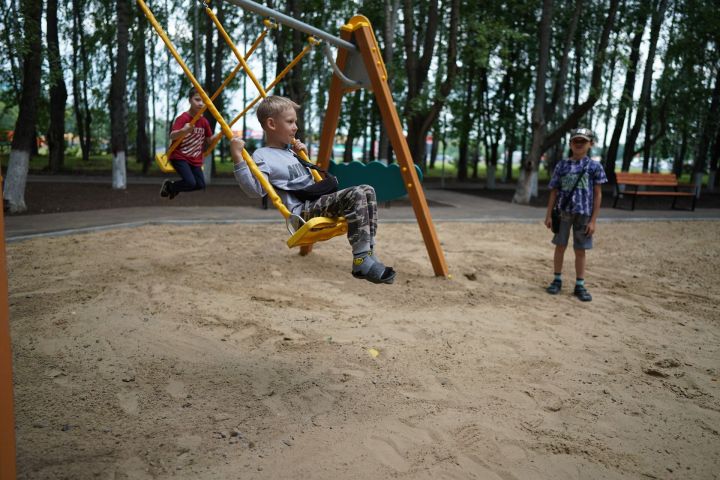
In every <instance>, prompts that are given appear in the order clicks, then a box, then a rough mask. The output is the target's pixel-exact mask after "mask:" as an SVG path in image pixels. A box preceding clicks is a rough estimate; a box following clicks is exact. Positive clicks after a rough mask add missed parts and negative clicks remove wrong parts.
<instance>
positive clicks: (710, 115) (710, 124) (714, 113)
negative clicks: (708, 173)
mask: <svg viewBox="0 0 720 480" xmlns="http://www.w3.org/2000/svg"><path fill="white" fill-rule="evenodd" d="M718 114H720V69H717V73H716V76H715V87H714V88H713V93H712V100H711V101H710V109H709V110H708V111H707V112H705V114H704V117H705V118H704V120H703V122H702V129H701V131H700V139H699V140H698V146H697V154H696V155H695V162H694V163H693V177H697V176H698V175H703V174H704V173H705V169H706V167H707V165H708V161H707V157H708V153H709V151H710V142H711V141H712V137H714V136H715V129H716V128H717V124H718V119H717V117H718Z"/></svg>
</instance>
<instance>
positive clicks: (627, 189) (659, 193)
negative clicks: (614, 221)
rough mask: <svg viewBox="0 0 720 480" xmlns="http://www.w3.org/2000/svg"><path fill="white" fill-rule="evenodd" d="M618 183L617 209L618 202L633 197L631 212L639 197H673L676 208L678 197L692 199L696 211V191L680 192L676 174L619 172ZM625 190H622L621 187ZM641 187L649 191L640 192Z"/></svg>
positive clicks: (692, 208)
mask: <svg viewBox="0 0 720 480" xmlns="http://www.w3.org/2000/svg"><path fill="white" fill-rule="evenodd" d="M616 177H617V182H616V183H615V202H614V203H613V208H617V203H618V200H619V199H620V198H621V197H624V196H626V195H627V196H629V197H632V207H631V210H635V200H636V199H637V197H673V201H672V206H671V207H670V208H673V209H674V208H675V202H676V201H677V199H678V197H689V198H692V207H691V208H690V210H691V211H695V191H694V190H693V191H689V192H681V191H679V190H678V181H677V177H676V176H675V174H674V173H626V172H618V173H617V174H616ZM621 185H623V186H624V188H623V189H621V188H620V186H621ZM633 187H634V188H633ZM639 187H646V188H649V189H643V190H639Z"/></svg>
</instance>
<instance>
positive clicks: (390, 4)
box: [378, 0, 400, 163]
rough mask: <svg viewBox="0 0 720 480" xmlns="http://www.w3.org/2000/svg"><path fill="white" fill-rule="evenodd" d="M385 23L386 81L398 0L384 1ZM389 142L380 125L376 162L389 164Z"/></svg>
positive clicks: (393, 44) (391, 65)
mask: <svg viewBox="0 0 720 480" xmlns="http://www.w3.org/2000/svg"><path fill="white" fill-rule="evenodd" d="M384 7H385V23H384V25H383V40H384V42H385V49H384V50H383V62H385V68H387V71H388V79H390V78H393V76H394V75H393V59H394V58H395V28H396V26H397V22H398V10H399V9H400V0H385V3H384ZM389 151H390V140H389V138H388V135H387V130H386V128H385V124H384V123H383V122H381V124H380V140H379V141H378V160H380V161H381V162H384V163H389V162H388V160H389V158H388V157H389V155H388V153H389Z"/></svg>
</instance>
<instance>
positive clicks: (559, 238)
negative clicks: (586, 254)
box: [552, 212, 592, 250]
mask: <svg viewBox="0 0 720 480" xmlns="http://www.w3.org/2000/svg"><path fill="white" fill-rule="evenodd" d="M588 223H590V217H589V216H587V215H580V214H579V213H567V212H562V213H561V214H560V231H559V232H558V233H556V234H555V235H554V236H553V239H552V243H554V244H555V245H562V246H567V244H568V241H569V240H570V228H572V231H573V248H574V249H575V250H590V249H591V248H592V236H588V235H585V230H586V229H587V225H588Z"/></svg>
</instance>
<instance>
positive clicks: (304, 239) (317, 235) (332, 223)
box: [287, 215, 348, 248]
mask: <svg viewBox="0 0 720 480" xmlns="http://www.w3.org/2000/svg"><path fill="white" fill-rule="evenodd" d="M293 217H295V216H294V215H293ZM298 218H299V217H298ZM301 221H302V220H301ZM289 225H290V224H289V223H288V230H290V233H291V234H292V235H291V236H290V238H289V239H288V241H287V246H288V247H290V248H293V247H303V246H306V245H312V244H313V243H317V242H322V241H325V240H330V239H331V238H333V237H337V236H338V235H343V234H345V233H347V230H348V226H347V221H346V220H345V217H337V218H330V217H315V218H311V219H310V220H308V221H306V222H304V223H303V225H302V226H301V227H300V228H298V229H297V230H296V231H295V232H293V231H292V229H290V227H289Z"/></svg>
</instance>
